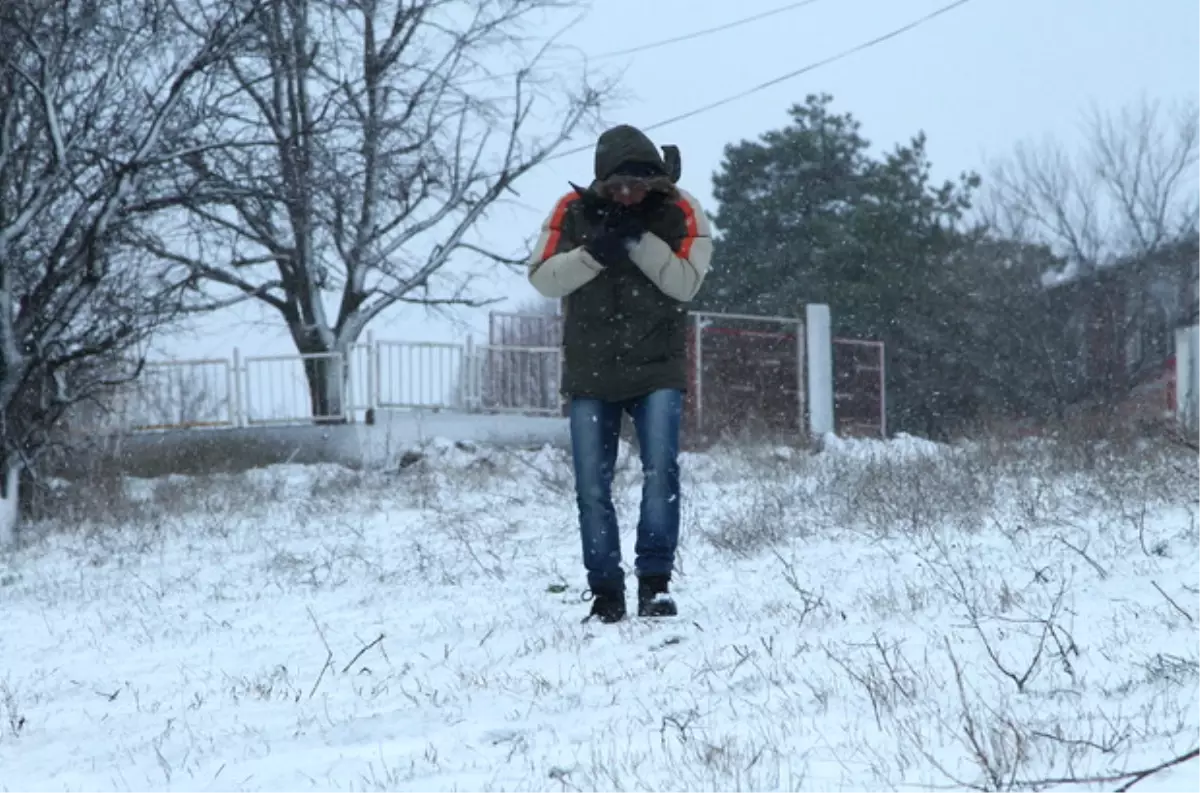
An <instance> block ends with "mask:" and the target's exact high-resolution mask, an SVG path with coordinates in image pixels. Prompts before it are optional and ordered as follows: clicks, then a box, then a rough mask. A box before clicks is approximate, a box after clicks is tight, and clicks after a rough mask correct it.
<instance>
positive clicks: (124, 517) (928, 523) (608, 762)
mask: <svg viewBox="0 0 1200 793" xmlns="http://www.w3.org/2000/svg"><path fill="white" fill-rule="evenodd" d="M628 452H629V450H628V449H625V450H623V454H622V464H621V471H620V473H619V475H618V488H617V490H618V493H619V511H620V512H621V515H622V518H623V525H624V526H625V527H626V531H625V535H626V549H627V552H628V551H629V550H630V549H631V548H632V532H631V528H629V527H631V525H632V521H631V518H632V517H633V516H634V515H635V512H636V504H637V497H638V486H639V477H638V474H637V471H636V465H634V464H632V461H631V459H630V456H629V453H628ZM406 462H412V460H411V459H410V460H408V461H406ZM684 468H685V482H686V488H687V490H686V501H685V521H686V525H685V530H684V537H683V541H682V543H683V546H682V552H681V556H680V564H679V568H680V569H679V574H678V576H677V578H676V581H675V586H674V589H675V591H676V593H677V599H678V601H679V604H680V607H681V610H682V613H681V616H680V617H679V618H677V619H674V620H663V621H659V622H654V623H650V622H647V621H644V620H636V619H635V620H630V621H628V622H626V623H623V624H621V625H617V626H605V625H598V624H594V623H589V624H586V625H585V624H581V622H580V619H581V617H582V616H583V615H584V614H585V613H586V610H587V604H585V603H583V602H581V600H580V584H581V581H582V575H581V570H580V565H579V548H578V540H577V537H576V532H575V525H574V502H573V497H572V494H571V490H570V487H571V478H570V468H569V466H568V460H567V458H566V456H565V454H564V453H563V452H562V451H558V450H553V449H550V448H546V449H543V450H541V451H539V452H524V451H514V450H499V449H492V450H487V449H478V450H477V449H472V448H461V447H460V446H456V445H454V444H450V443H435V444H431V445H430V446H429V447H427V448H426V449H425V457H424V459H423V460H421V461H419V462H415V463H413V464H410V465H407V466H406V467H404V468H403V469H401V470H398V471H396V470H393V471H390V472H366V473H363V472H357V473H356V472H352V471H349V470H347V469H342V468H337V467H333V466H324V467H322V466H312V467H300V466H279V467H276V468H271V469H265V470H259V471H255V472H251V473H249V474H244V475H238V476H226V477H213V478H198V479H187V478H181V477H170V478H165V479H161V480H155V481H145V480H139V481H133V482H129V483H128V484H127V490H128V498H125V499H121V498H117V499H113V498H109V499H106V500H105V501H104V503H105V504H106V505H107V506H106V507H105V509H104V511H102V512H101V511H99V510H98V508H97V510H88V511H84V512H80V513H79V514H80V515H81V517H80V519H79V520H78V521H77V522H76V523H75V524H74V525H72V526H71V527H70V528H69V529H64V528H63V527H62V526H58V527H49V526H42V527H35V529H36V530H37V531H38V532H39V533H38V536H37V537H36V538H35V539H33V540H32V541H31V542H29V543H28V544H27V545H26V546H25V547H24V548H23V549H22V550H20V551H18V552H16V553H14V554H12V555H11V556H9V557H7V558H4V559H3V560H0V607H2V612H0V788H3V789H6V790H29V789H38V790H50V789H53V790H85V789H86V790H127V789H128V790H298V789H300V790H304V789H330V790H343V789H345V790H350V789H354V790H364V789H370V790H375V789H394V790H451V789H457V790H553V791H564V790H593V789H602V790H848V789H853V790H895V789H899V790H910V789H931V788H939V789H946V788H950V789H963V788H968V787H975V788H977V789H981V790H997V789H1031V788H1033V787H1036V786H1039V785H1038V783H1039V781H1041V780H1047V781H1048V782H1047V784H1043V785H1040V787H1042V789H1047V788H1056V787H1057V788H1059V789H1109V790H1111V789H1116V788H1118V787H1119V786H1120V785H1121V784H1123V783H1125V782H1127V781H1129V778H1128V777H1121V776H1120V775H1121V774H1124V773H1127V772H1133V771H1136V770H1139V769H1143V768H1149V767H1153V766H1156V765H1158V764H1160V763H1163V762H1164V761H1168V760H1171V759H1172V758H1176V757H1179V756H1181V755H1185V754H1187V753H1188V752H1190V751H1193V750H1194V749H1195V748H1196V746H1197V737H1198V734H1200V706H1198V704H1197V694H1198V691H1197V688H1198V660H1200V653H1198V646H1197V625H1196V620H1197V619H1198V618H1200V617H1198V614H1197V589H1196V587H1197V578H1198V575H1200V563H1198V547H1197V546H1198V542H1197V476H1196V459H1195V457H1194V456H1192V457H1188V456H1184V455H1178V454H1176V453H1175V452H1171V451H1163V450H1159V449H1156V448H1154V447H1146V448H1144V449H1141V450H1140V451H1134V452H1129V453H1125V454H1122V455H1120V456H1118V455H1115V454H1114V453H1111V452H1106V451H1104V450H1092V451H1089V452H1085V451H1074V452H1071V453H1069V454H1068V453H1067V452H1056V451H1054V450H1053V448H1051V447H1046V446H1043V445H1038V444H1026V445H1024V446H1015V447H1003V448H991V447H989V448H983V447H970V448H960V449H955V450H951V449H947V448H944V447H935V446H933V445H932V444H927V443H922V442H920V441H916V440H913V439H909V438H904V439H900V440H897V441H894V442H892V443H889V444H882V443H867V442H855V443H848V442H833V443H830V444H828V446H827V448H826V450H825V451H823V452H822V453H820V454H815V455H813V454H809V453H807V452H798V451H794V450H789V449H768V450H715V451H712V452H709V453H705V454H696V455H688V456H687V457H686V458H685V461H684ZM72 498H75V499H78V498H79V496H78V495H76V496H73V497H72ZM76 503H78V502H76ZM1198 772H1200V765H1198V764H1197V762H1196V761H1194V760H1193V761H1189V762H1186V763H1181V764H1179V765H1176V766H1173V767H1171V768H1170V769H1168V770H1166V771H1163V772H1161V773H1159V774H1155V775H1153V776H1150V777H1149V778H1147V779H1145V780H1143V781H1141V782H1139V783H1138V784H1137V785H1136V786H1135V787H1134V788H1133V789H1134V790H1136V791H1151V790H1197V789H1200V782H1198V779H1197V774H1198ZM1114 776H1116V777H1120V778H1118V779H1116V780H1112V781H1107V782H1096V783H1093V784H1087V785H1081V786H1067V785H1065V783H1064V782H1062V781H1057V782H1056V781H1055V780H1065V779H1085V778H1092V777H1114Z"/></svg>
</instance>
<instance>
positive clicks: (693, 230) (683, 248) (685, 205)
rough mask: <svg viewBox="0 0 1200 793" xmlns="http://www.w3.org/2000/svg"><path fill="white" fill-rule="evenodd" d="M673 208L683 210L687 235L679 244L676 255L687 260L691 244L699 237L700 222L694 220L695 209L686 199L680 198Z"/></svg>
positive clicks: (690, 251)
mask: <svg viewBox="0 0 1200 793" xmlns="http://www.w3.org/2000/svg"><path fill="white" fill-rule="evenodd" d="M675 206H677V207H679V208H680V209H682V210H683V219H684V222H685V223H687V235H686V236H685V237H684V238H683V241H682V242H680V243H679V253H678V255H679V256H682V257H683V258H684V259H688V258H691V253H692V243H694V242H695V241H696V237H698V236H700V221H699V220H697V219H696V209H695V207H693V206H692V202H691V201H689V200H687V198H680V199H679V200H678V201H676V202H675Z"/></svg>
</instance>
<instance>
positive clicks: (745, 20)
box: [588, 0, 821, 61]
mask: <svg viewBox="0 0 1200 793" xmlns="http://www.w3.org/2000/svg"><path fill="white" fill-rule="evenodd" d="M819 2H821V0H800V2H798V3H788V4H787V5H785V6H780V7H778V8H772V9H771V10H769V11H763V12H762V13H759V14H754V15H753V16H748V17H742V18H741V19H734V20H732V21H730V22H726V23H725V24H723V25H716V26H715V27H711V28H704V29H703V30H695V31H692V32H691V33H684V34H682V35H679V36H674V37H673V38H669V39H662V40H660V41H651V42H649V43H648V44H639V45H637V46H636V47H629V48H627V49H623V50H612V51H610V52H602V53H600V54H598V55H589V56H588V60H592V61H603V60H608V59H610V58H620V57H623V56H625V55H635V54H637V53H639V52H645V51H646V50H654V49H658V48H659V47H666V46H669V45H671V44H678V43H680V42H684V41H691V40H692V39H698V38H701V37H703V36H708V35H710V34H712V33H723V32H725V31H726V30H732V29H733V28H736V27H741V26H742V25H749V24H750V23H751V22H758V21H759V20H761V19H767V18H768V17H773V16H776V15H778V14H782V13H785V12H787V11H795V10H797V9H800V8H804V7H805V6H810V5H812V4H813V3H819Z"/></svg>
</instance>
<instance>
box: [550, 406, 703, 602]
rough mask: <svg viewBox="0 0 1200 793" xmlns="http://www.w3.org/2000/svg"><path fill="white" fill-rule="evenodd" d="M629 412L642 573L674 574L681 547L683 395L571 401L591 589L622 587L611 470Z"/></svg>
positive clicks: (578, 492)
mask: <svg viewBox="0 0 1200 793" xmlns="http://www.w3.org/2000/svg"><path fill="white" fill-rule="evenodd" d="M623 413H628V414H629V416H630V418H632V419H633V426H634V429H635V430H636V431H637V438H638V447H639V449H640V450H641V458H642V506H641V514H640V516H639V518H638V525H637V544H636V545H635V547H634V552H635V553H636V554H637V558H636V560H635V563H634V569H635V570H636V572H637V574H638V575H669V574H670V573H671V570H672V569H673V568H674V566H675V548H676V546H678V544H679V507H680V492H679V425H680V423H681V421H682V418H683V392H682V391H678V390H673V389H663V390H659V391H652V392H651V393H649V394H647V395H645V396H643V397H638V398H636V399H630V400H628V401H625V402H605V401H604V400H600V399H591V398H579V397H576V398H573V399H572V400H571V409H570V417H571V450H572V456H573V458H574V463H575V498H576V502H577V504H578V505H579V531H580V537H581V539H582V541H583V566H584V567H585V568H586V569H587V577H588V586H589V587H590V588H591V589H592V591H598V590H603V589H618V588H620V589H623V588H624V586H625V573H624V571H623V570H622V569H621V535H620V531H619V529H618V527H617V513H616V510H615V509H614V508H613V503H612V481H613V469H614V467H615V466H616V462H617V444H618V442H619V440H620V436H621V417H622V414H623Z"/></svg>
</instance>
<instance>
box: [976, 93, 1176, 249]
mask: <svg viewBox="0 0 1200 793" xmlns="http://www.w3.org/2000/svg"><path fill="white" fill-rule="evenodd" d="M1197 114H1198V109H1197V107H1196V104H1195V103H1194V102H1185V103H1181V104H1179V105H1178V106H1175V107H1170V108H1164V107H1163V106H1162V105H1161V104H1160V103H1158V102H1153V101H1150V100H1143V101H1142V102H1141V103H1140V104H1139V105H1137V106H1135V107H1128V108H1125V109H1123V110H1121V111H1120V112H1117V113H1104V112H1101V111H1100V110H1098V109H1093V110H1092V111H1090V113H1089V114H1088V115H1087V116H1086V120H1085V126H1084V133H1085V134H1084V145H1083V147H1082V148H1081V149H1080V151H1079V152H1078V154H1077V155H1075V156H1072V155H1071V154H1070V153H1068V150H1067V149H1066V148H1065V147H1064V146H1063V145H1062V144H1061V143H1057V142H1047V143H1044V144H1042V145H1040V146H1035V145H1032V144H1022V145H1021V146H1018V147H1017V149H1016V152H1015V153H1014V155H1013V157H1012V158H1011V160H1008V161H1006V162H1003V163H1001V164H999V165H998V166H997V167H996V169H995V171H994V173H993V174H992V179H991V185H992V193H991V196H990V199H991V201H990V206H989V207H988V210H989V212H988V214H989V220H990V222H991V224H992V225H993V226H994V227H996V228H998V229H1000V230H1002V231H1004V232H1006V233H1008V234H1009V235H1010V236H1011V237H1012V238H1014V239H1019V240H1022V241H1029V242H1037V243H1043V244H1047V245H1049V246H1051V247H1052V248H1053V249H1054V250H1055V251H1056V252H1057V253H1059V254H1061V255H1063V256H1065V257H1067V259H1068V260H1069V261H1071V262H1072V263H1073V264H1074V265H1075V266H1077V267H1078V268H1079V269H1080V270H1082V271H1085V272H1086V271H1091V270H1095V269H1096V268H1097V267H1100V266H1103V265H1105V264H1110V263H1112V262H1114V261H1118V260H1125V259H1130V258H1137V257H1141V256H1144V255H1145V254H1147V253H1148V252H1151V251H1155V250H1158V249H1159V248H1161V247H1162V246H1163V245H1166V244H1168V243H1170V242H1171V241H1173V240H1177V239H1180V238H1183V237H1187V236H1190V235H1193V234H1195V233H1196V223H1197V212H1198V211H1200V205H1198V203H1197V185H1196V164H1197V157H1198V155H1200V150H1198V148H1197V144H1198V143H1200V121H1198V120H1197V117H1198V115H1197Z"/></svg>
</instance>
